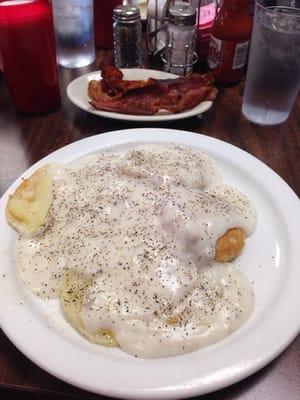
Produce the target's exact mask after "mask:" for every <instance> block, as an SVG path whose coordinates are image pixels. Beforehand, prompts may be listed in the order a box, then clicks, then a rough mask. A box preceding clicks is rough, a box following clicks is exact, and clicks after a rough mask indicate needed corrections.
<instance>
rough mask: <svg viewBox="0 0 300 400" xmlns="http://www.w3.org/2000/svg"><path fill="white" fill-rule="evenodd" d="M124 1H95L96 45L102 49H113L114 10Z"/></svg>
mask: <svg viewBox="0 0 300 400" xmlns="http://www.w3.org/2000/svg"><path fill="white" fill-rule="evenodd" d="M119 4H122V0H94V30H95V45H96V47H98V48H100V49H112V48H113V19H112V16H113V10H114V8H115V7H117V6H118V5H119Z"/></svg>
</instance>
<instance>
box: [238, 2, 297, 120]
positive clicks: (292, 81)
mask: <svg viewBox="0 0 300 400" xmlns="http://www.w3.org/2000/svg"><path fill="white" fill-rule="evenodd" d="M299 88H300V0H290V1H289V0H257V2H256V6H255V15H254V21H253V30H252V37H251V48H250V55H249V63H248V71H247V77H246V84H245V92H244V98H243V106H242V112H243V114H244V116H245V117H246V118H247V119H248V120H250V121H252V122H254V123H257V124H261V125H275V124H279V123H281V122H283V121H285V120H286V119H287V118H288V116H289V114H290V111H291V109H292V107H293V104H294V102H295V99H296V97H297V94H298V91H299Z"/></svg>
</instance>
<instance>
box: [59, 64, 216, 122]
mask: <svg viewBox="0 0 300 400" xmlns="http://www.w3.org/2000/svg"><path fill="white" fill-rule="evenodd" d="M121 71H122V72H124V73H126V72H127V71H131V72H134V71H137V72H138V71H143V72H147V73H149V75H151V73H154V74H157V73H159V74H163V75H165V76H166V78H168V77H169V78H177V77H178V75H175V74H171V73H169V72H165V71H160V70H156V69H149V68H121ZM100 72H101V70H97V71H91V72H87V73H85V74H83V75H80V76H79V77H77V78H75V79H73V80H72V81H71V82H70V83H69V84H68V86H67V89H66V93H67V97H68V99H69V100H70V101H71V103H73V104H74V105H75V106H77V107H78V108H80V109H81V110H83V111H85V112H87V113H89V114H93V115H96V116H98V117H104V118H109V119H117V120H122V121H135V122H164V121H175V120H178V119H185V118H189V117H193V116H198V115H202V114H203V113H204V112H206V111H208V110H209V109H210V108H211V107H212V105H213V101H211V100H205V101H202V102H200V103H199V104H198V105H197V106H196V107H194V108H192V109H190V110H186V111H183V112H180V113H176V114H166V115H133V114H122V113H117V112H111V111H102V110H96V109H94V108H89V106H88V105H85V104H83V102H82V101H81V100H80V99H79V98H78V97H77V96H75V95H74V94H73V92H72V91H73V89H74V87H76V85H77V84H78V83H79V82H81V81H83V80H85V79H87V78H89V77H90V76H92V75H95V74H99V73H100ZM201 104H202V108H201V109H200V110H198V111H197V108H198V107H199V106H200V105H201Z"/></svg>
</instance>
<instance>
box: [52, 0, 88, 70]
mask: <svg viewBox="0 0 300 400" xmlns="http://www.w3.org/2000/svg"><path fill="white" fill-rule="evenodd" d="M52 4H53V17H54V27H55V36H56V50H57V61H58V63H59V64H60V65H62V66H64V67H69V68H79V67H85V66H86V65H89V64H91V63H92V62H93V61H94V60H95V42H94V14H93V10H94V5H93V0H52Z"/></svg>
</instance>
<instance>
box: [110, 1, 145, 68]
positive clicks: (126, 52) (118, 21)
mask: <svg viewBox="0 0 300 400" xmlns="http://www.w3.org/2000/svg"><path fill="white" fill-rule="evenodd" d="M113 20H114V34H113V38H114V58H115V65H116V67H118V68H132V67H139V66H140V65H141V63H142V23H141V16H140V9H139V8H137V7H131V6H127V5H121V6H118V7H116V8H115V9H114V14H113Z"/></svg>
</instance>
